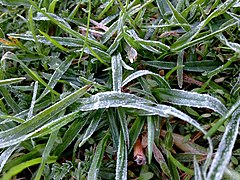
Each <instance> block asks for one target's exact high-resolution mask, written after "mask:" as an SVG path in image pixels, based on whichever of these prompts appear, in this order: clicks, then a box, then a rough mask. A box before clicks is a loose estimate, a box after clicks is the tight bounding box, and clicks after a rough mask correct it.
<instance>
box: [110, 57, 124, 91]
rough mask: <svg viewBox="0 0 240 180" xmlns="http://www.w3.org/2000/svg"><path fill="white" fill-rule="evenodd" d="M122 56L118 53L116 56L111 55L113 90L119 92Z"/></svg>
mask: <svg viewBox="0 0 240 180" xmlns="http://www.w3.org/2000/svg"><path fill="white" fill-rule="evenodd" d="M121 61H122V57H121V54H120V53H119V54H118V55H117V56H113V57H112V79H113V90H114V91H118V92H121V84H122V63H121Z"/></svg>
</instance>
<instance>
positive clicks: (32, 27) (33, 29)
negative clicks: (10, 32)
mask: <svg viewBox="0 0 240 180" xmlns="http://www.w3.org/2000/svg"><path fill="white" fill-rule="evenodd" d="M28 22H29V29H30V31H31V32H32V35H33V39H34V41H35V43H36V46H37V52H38V53H39V54H41V49H40V44H39V42H38V39H37V36H36V32H35V27H34V26H35V24H34V21H33V11H32V6H30V8H29V11H28Z"/></svg>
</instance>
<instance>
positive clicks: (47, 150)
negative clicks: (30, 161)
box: [34, 130, 58, 180]
mask: <svg viewBox="0 0 240 180" xmlns="http://www.w3.org/2000/svg"><path fill="white" fill-rule="evenodd" d="M57 135H58V130H56V131H54V132H52V133H51V135H50V137H49V139H48V142H47V144H46V146H45V149H44V151H43V153H42V161H41V164H40V166H39V168H38V171H37V175H36V176H35V178H34V180H40V179H41V176H42V173H43V170H44V168H45V164H46V162H47V160H48V158H49V156H50V152H51V151H52V148H53V146H54V143H55V141H56V139H57V138H58V137H57Z"/></svg>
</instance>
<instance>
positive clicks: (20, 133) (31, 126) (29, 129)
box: [0, 86, 89, 148]
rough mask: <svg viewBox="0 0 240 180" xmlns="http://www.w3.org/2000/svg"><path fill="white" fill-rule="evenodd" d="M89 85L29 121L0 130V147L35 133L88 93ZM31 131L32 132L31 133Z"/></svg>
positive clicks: (22, 139) (15, 142)
mask: <svg viewBox="0 0 240 180" xmlns="http://www.w3.org/2000/svg"><path fill="white" fill-rule="evenodd" d="M88 89H89V86H85V87H83V88H81V89H79V90H77V91H75V92H74V93H72V94H70V95H69V96H67V97H65V98H64V99H62V100H61V101H59V102H57V103H55V104H54V105H52V106H50V107H48V108H47V109H45V110H43V111H41V112H40V113H38V114H37V115H35V116H33V117H32V118H31V119H29V120H28V121H26V122H24V123H22V124H20V125H18V126H16V127H14V128H12V129H9V130H7V131H1V132H0V148H4V147H8V146H10V145H14V144H17V143H19V142H22V141H24V140H26V139H27V138H29V137H30V136H31V135H32V134H31V133H33V134H34V133H35V132H34V130H36V129H37V128H39V127H41V126H42V125H43V124H44V123H46V122H47V121H48V120H49V119H50V118H51V117H53V116H54V115H56V114H57V113H59V112H61V111H62V110H63V109H64V108H66V107H68V106H69V105H71V104H72V103H74V102H75V101H76V100H77V99H78V98H80V97H81V96H82V95H84V94H85V93H86V91H87V90H88ZM29 133H30V134H29Z"/></svg>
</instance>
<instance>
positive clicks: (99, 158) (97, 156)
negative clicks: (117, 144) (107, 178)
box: [88, 132, 110, 180]
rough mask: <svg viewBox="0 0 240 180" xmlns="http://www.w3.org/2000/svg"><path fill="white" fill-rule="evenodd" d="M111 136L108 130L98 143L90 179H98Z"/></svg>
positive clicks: (89, 173)
mask: <svg viewBox="0 0 240 180" xmlns="http://www.w3.org/2000/svg"><path fill="white" fill-rule="evenodd" d="M109 137H110V134H109V132H107V133H106V135H105V136H104V137H103V139H102V140H101V141H100V142H99V144H98V145H97V148H96V152H95V155H94V157H93V160H92V163H91V166H90V169H89V171H88V179H92V180H97V179H98V172H99V169H100V166H101V164H102V158H103V154H104V151H105V149H106V145H107V141H108V139H109Z"/></svg>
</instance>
